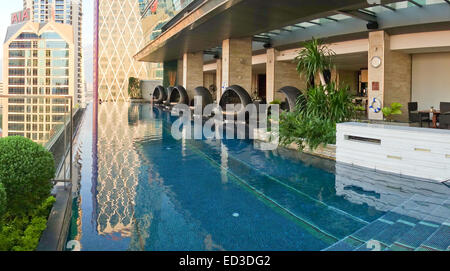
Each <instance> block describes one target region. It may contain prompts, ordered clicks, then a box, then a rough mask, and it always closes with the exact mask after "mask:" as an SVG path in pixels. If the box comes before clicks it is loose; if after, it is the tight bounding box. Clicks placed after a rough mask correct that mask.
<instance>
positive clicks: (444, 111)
mask: <svg viewBox="0 0 450 271" xmlns="http://www.w3.org/2000/svg"><path fill="white" fill-rule="evenodd" d="M440 111H441V115H440V116H439V128H440V129H450V103H445V102H441V105H440Z"/></svg>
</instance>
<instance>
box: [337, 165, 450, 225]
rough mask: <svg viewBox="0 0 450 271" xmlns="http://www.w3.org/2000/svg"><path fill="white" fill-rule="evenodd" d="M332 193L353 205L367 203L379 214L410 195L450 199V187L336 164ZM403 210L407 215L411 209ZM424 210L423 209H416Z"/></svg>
mask: <svg viewBox="0 0 450 271" xmlns="http://www.w3.org/2000/svg"><path fill="white" fill-rule="evenodd" d="M336 194H337V195H340V196H344V197H345V198H346V199H347V200H349V201H351V202H353V203H356V204H367V205H369V206H372V207H375V208H376V209H377V210H380V211H390V210H392V209H394V208H396V207H397V206H399V205H402V204H403V203H404V202H405V201H407V200H408V199H410V198H411V197H412V196H415V198H423V199H429V200H433V199H436V202H439V201H445V200H446V199H450V188H448V187H447V186H445V185H443V184H441V183H438V182H434V181H431V180H430V181H427V180H419V179H415V178H410V177H401V176H398V175H393V174H387V173H383V172H376V171H372V170H367V169H364V168H359V167H353V166H349V165H345V164H341V163H337V164H336ZM406 209H408V208H406ZM406 211H408V212H409V215H411V209H409V210H406ZM424 211H425V209H421V210H418V212H424ZM417 215H418V216H420V215H423V214H417Z"/></svg>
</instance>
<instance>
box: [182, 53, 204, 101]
mask: <svg viewBox="0 0 450 271" xmlns="http://www.w3.org/2000/svg"><path fill="white" fill-rule="evenodd" d="M203 83H204V82H203V52H197V53H185V54H184V55H183V87H184V88H185V89H186V91H187V93H188V95H189V99H191V100H193V99H194V90H195V88H197V87H201V86H203Z"/></svg>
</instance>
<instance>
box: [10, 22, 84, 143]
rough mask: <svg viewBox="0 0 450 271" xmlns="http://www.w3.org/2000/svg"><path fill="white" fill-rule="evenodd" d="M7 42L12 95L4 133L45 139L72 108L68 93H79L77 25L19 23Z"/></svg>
mask: <svg viewBox="0 0 450 271" xmlns="http://www.w3.org/2000/svg"><path fill="white" fill-rule="evenodd" d="M5 40H6V41H5V44H4V45H3V52H4V56H5V59H4V60H3V61H4V63H3V65H4V66H3V67H4V70H3V78H4V80H5V81H4V85H5V91H4V94H8V95H10V97H8V99H7V100H6V101H4V106H5V108H4V109H3V113H4V115H3V125H2V126H3V136H14V135H16V136H25V137H28V138H30V139H32V140H34V141H35V142H38V143H42V144H43V143H46V142H48V140H49V139H50V138H51V137H52V136H53V134H54V133H56V132H57V127H58V126H59V125H62V124H63V123H64V121H65V116H66V115H67V113H68V112H69V106H70V102H69V100H68V99H65V98H64V96H73V94H74V84H73V81H74V78H75V77H74V62H75V61H74V60H75V57H74V43H73V30H72V27H71V26H69V25H64V24H58V23H55V22H48V23H35V22H28V23H22V24H16V25H12V26H10V27H9V28H8V32H7V35H6V39H5ZM35 95H41V96H35ZM50 95H58V96H62V97H61V98H52V97H50ZM14 96H16V97H14ZM27 96H29V98H27ZM46 96H48V98H47V97H46ZM74 103H76V102H75V101H74Z"/></svg>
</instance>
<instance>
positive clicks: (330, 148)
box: [254, 129, 336, 160]
mask: <svg viewBox="0 0 450 271" xmlns="http://www.w3.org/2000/svg"><path fill="white" fill-rule="evenodd" d="M277 136H278V135H276V134H275V133H273V132H267V131H263V130H261V129H255V130H254V137H255V140H256V141H261V142H269V141H270V139H271V138H276V137H277ZM283 147H284V148H287V149H290V150H295V151H299V150H300V148H299V146H298V144H297V143H292V144H290V145H288V146H283ZM303 152H305V153H308V154H312V155H315V156H319V157H322V158H326V159H330V160H336V145H332V144H328V145H321V146H319V147H318V148H317V149H315V150H311V149H310V148H309V147H308V146H307V145H305V146H304V148H303Z"/></svg>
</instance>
